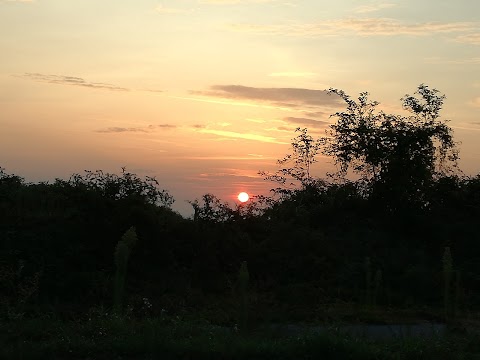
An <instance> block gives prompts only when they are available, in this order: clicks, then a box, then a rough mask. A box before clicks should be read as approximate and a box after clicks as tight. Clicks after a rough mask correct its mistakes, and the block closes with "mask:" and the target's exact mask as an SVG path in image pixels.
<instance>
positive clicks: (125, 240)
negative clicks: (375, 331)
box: [113, 227, 137, 314]
mask: <svg viewBox="0 0 480 360" xmlns="http://www.w3.org/2000/svg"><path fill="white" fill-rule="evenodd" d="M136 242H137V233H136V232H135V228H134V227H131V228H130V229H128V230H127V231H126V232H125V234H123V236H122V239H121V240H120V241H119V242H118V244H117V246H116V247H115V254H114V258H115V280H114V289H113V309H114V311H115V313H116V314H121V312H122V307H123V299H124V296H125V282H126V278H127V265H128V259H129V257H130V253H131V252H132V249H133V247H134V245H135V243H136Z"/></svg>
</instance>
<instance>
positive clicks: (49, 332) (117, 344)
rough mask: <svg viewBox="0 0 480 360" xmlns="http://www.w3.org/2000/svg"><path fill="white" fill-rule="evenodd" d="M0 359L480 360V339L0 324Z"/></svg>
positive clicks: (149, 322)
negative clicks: (388, 337)
mask: <svg viewBox="0 0 480 360" xmlns="http://www.w3.org/2000/svg"><path fill="white" fill-rule="evenodd" d="M0 358H1V359H5V360H20V359H22V360H23V359H25V360H30V359H36V360H37V359H38V360H40V359H92V360H93V359H98V360H103V359H109V360H115V359H118V360H120V359H122V360H125V359H139V360H141V359H279V360H281V359H314V358H321V359H338V360H342V359H386V360H388V359H392V360H393V359H395V360H399V359H440V360H441V359H457V360H461V359H475V358H478V359H480V344H479V343H478V337H477V336H476V335H474V334H473V333H470V334H455V333H452V334H449V335H447V336H445V337H442V338H430V339H420V338H419V339H407V338H402V339H400V338H396V339H391V340H388V341H372V340H367V339H364V338H358V337H352V336H347V335H343V334H340V333H338V332H334V331H332V332H331V333H328V334H322V335H318V334H312V333H303V334H298V335H295V336H288V337H287V336H280V335H278V334H276V333H273V332H269V331H268V330H262V331H254V332H250V333H247V334H242V333H239V332H236V331H235V330H234V329H232V328H225V327H220V326H215V325H211V324H209V323H208V322H205V321H201V320H197V321H194V320H188V321H185V320H182V319H179V318H178V317H162V318H151V319H127V318H123V317H118V316H105V317H99V318H94V319H86V320H81V321H80V320H79V321H69V322H65V321H61V320H56V319H52V318H48V317H44V318H35V319H25V320H22V321H10V322H4V323H1V324H0Z"/></svg>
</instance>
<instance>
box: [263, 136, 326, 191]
mask: <svg viewBox="0 0 480 360" xmlns="http://www.w3.org/2000/svg"><path fill="white" fill-rule="evenodd" d="M295 132H296V133H300V134H299V135H298V136H296V137H295V138H293V139H292V142H291V147H292V153H291V154H287V155H285V157H284V158H283V159H280V160H278V161H277V164H278V165H279V166H280V167H281V168H280V169H279V170H277V171H276V172H275V173H273V174H270V173H267V172H265V171H260V172H259V174H260V175H263V176H264V177H265V179H266V180H270V181H274V182H277V183H279V184H280V185H281V186H282V187H280V188H276V189H272V191H274V192H275V193H277V194H284V195H287V194H290V193H291V191H292V189H291V187H298V185H300V187H301V188H302V189H306V188H307V187H309V186H312V185H314V184H315V181H316V180H315V179H314V177H313V176H312V174H311V167H312V165H313V164H314V163H316V162H317V155H318V154H319V153H320V151H321V149H322V146H323V145H324V143H325V139H314V138H313V137H312V136H311V135H309V134H308V130H307V129H306V128H303V129H300V128H297V129H296V130H295Z"/></svg>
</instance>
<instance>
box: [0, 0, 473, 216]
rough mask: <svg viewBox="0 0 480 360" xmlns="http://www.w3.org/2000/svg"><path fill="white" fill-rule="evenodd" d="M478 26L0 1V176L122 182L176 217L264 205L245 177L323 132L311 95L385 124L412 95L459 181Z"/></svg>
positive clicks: (439, 8) (309, 5)
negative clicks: (452, 143)
mask: <svg viewBox="0 0 480 360" xmlns="http://www.w3.org/2000/svg"><path fill="white" fill-rule="evenodd" d="M479 14H480V1H477V0H456V1H450V0H449V1H447V0H398V1H395V0H390V1H364V0H362V1H360V0H336V1H324V0H243V1H242V0H175V1H174V0H170V1H169V0H164V1H158V0H124V1H118V0H115V1H114V0H30V1H28V0H0V167H4V168H6V171H7V173H14V174H16V175H20V176H22V177H24V178H26V180H28V181H41V180H53V179H55V178H56V177H59V178H68V176H69V175H70V174H72V173H74V172H83V170H85V169H90V170H95V169H102V170H104V171H108V172H116V173H119V172H120V170H121V167H122V166H126V168H127V170H129V171H131V172H135V173H137V174H138V175H141V176H144V175H149V176H156V177H157V179H158V180H159V182H160V184H161V186H162V187H163V188H165V189H167V190H169V191H170V192H171V194H172V195H173V196H174V198H175V199H176V203H175V205H174V209H176V210H178V211H180V212H181V213H182V214H188V213H189V211H190V210H189V209H190V206H189V204H188V203H187V202H186V200H194V199H195V198H199V197H200V196H201V195H203V194H205V193H207V192H209V193H213V194H215V195H217V196H218V197H220V198H221V199H222V200H225V201H230V202H232V203H233V201H234V200H235V198H236V195H237V194H238V193H239V192H240V191H246V192H248V193H249V194H250V195H256V194H267V192H268V189H269V188H271V187H272V186H273V185H274V184H272V183H268V182H265V181H264V180H263V179H262V177H261V176H259V175H258V171H259V170H267V171H274V170H275V169H276V165H275V162H276V160H277V159H279V158H281V157H283V156H284V155H285V154H286V153H287V152H288V150H289V142H290V139H291V138H292V137H294V136H295V134H294V129H295V128H296V127H307V128H309V130H310V132H311V133H312V135H323V134H324V131H325V129H326V127H327V126H328V125H329V124H330V123H332V121H333V119H330V118H329V115H330V114H331V113H332V112H334V111H336V110H338V109H339V106H340V105H341V104H340V103H339V101H338V99H337V98H335V97H333V96H329V95H327V94H326V93H325V92H324V89H328V88H330V87H334V88H340V89H343V90H344V91H345V92H347V93H348V94H350V95H352V96H356V95H358V93H359V92H361V91H369V92H370V94H371V98H372V99H375V100H378V101H380V102H381V104H382V109H384V110H385V111H387V112H394V113H401V112H402V109H401V102H400V98H401V97H402V96H404V95H405V94H406V93H410V94H411V93H413V92H414V91H415V89H416V87H417V86H418V85H419V84H421V83H425V84H428V85H429V86H430V87H434V88H437V89H439V90H440V91H441V92H442V93H444V94H446V96H447V100H446V103H445V107H444V110H443V114H442V118H444V119H450V120H451V122H450V125H451V126H452V127H453V128H454V131H455V138H456V139H457V141H460V142H461V145H460V156H461V162H460V165H461V168H462V169H463V170H464V172H465V173H466V174H468V175H473V174H476V173H479V172H480V117H479V116H478V115H479V113H480V17H479ZM328 170H332V164H331V160H330V159H328V158H322V159H320V162H319V163H318V166H317V167H316V171H317V175H318V176H323V175H324V173H325V171H328Z"/></svg>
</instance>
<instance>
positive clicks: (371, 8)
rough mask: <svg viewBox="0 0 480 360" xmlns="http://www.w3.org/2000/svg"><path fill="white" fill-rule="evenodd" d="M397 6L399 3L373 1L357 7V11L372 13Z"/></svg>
mask: <svg viewBox="0 0 480 360" xmlns="http://www.w3.org/2000/svg"><path fill="white" fill-rule="evenodd" d="M395 6H397V4H393V3H373V4H368V5H362V6H359V7H357V8H356V9H355V12H357V13H360V14H364V13H371V12H375V11H380V10H384V9H390V8H393V7H395Z"/></svg>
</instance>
